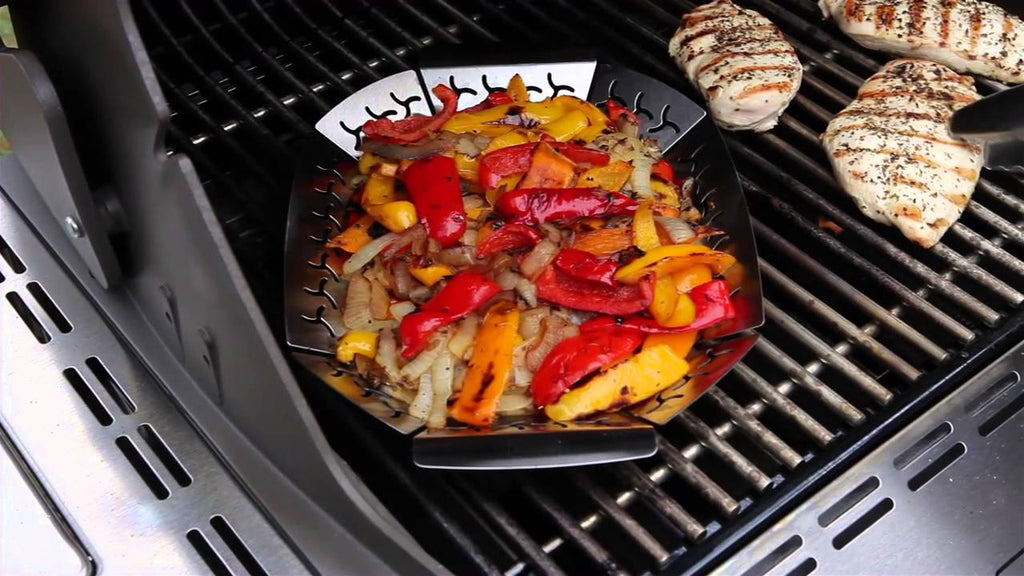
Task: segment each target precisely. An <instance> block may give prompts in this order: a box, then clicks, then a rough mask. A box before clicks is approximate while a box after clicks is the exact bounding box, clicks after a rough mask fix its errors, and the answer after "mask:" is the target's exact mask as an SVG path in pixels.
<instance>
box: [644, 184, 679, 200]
mask: <svg viewBox="0 0 1024 576" xmlns="http://www.w3.org/2000/svg"><path fill="white" fill-rule="evenodd" d="M651 190H653V191H654V198H655V199H656V200H657V201H658V202H659V203H661V204H665V205H667V206H679V190H678V189H677V188H676V185H675V184H670V183H668V182H662V181H661V180H653V179H652V180H651Z"/></svg>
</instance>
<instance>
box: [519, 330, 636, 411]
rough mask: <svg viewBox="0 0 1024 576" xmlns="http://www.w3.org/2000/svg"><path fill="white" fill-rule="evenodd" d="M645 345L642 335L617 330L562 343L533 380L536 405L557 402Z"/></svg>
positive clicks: (583, 335)
mask: <svg viewBox="0 0 1024 576" xmlns="http://www.w3.org/2000/svg"><path fill="white" fill-rule="evenodd" d="M643 341H644V334H643V333H641V332H637V331H635V330H626V329H623V328H619V327H618V326H611V327H609V328H608V329H607V330H594V331H591V332H587V333H586V334H580V335H579V336H573V337H572V338H566V339H565V340H562V341H561V342H559V343H558V344H557V345H555V347H554V348H552V349H551V352H548V355H547V356H545V357H544V361H543V362H542V363H541V365H540V368H539V369H538V370H537V373H536V374H534V376H533V382H532V383H531V384H530V390H531V392H532V395H533V403H534V404H535V405H536V406H537V407H538V408H540V407H543V406H546V405H548V404H551V403H553V402H555V401H557V400H558V398H559V397H560V396H561V395H562V394H563V393H564V392H565V391H566V390H568V389H569V388H571V387H572V385H573V384H575V383H577V382H579V381H580V380H582V379H583V378H585V377H586V376H588V375H590V374H592V373H594V372H597V371H598V370H600V369H601V367H603V366H606V365H608V364H613V363H615V362H618V361H620V360H624V359H626V358H627V357H629V356H630V355H631V354H632V353H633V352H634V351H636V349H637V347H639V346H640V344H642V343H643Z"/></svg>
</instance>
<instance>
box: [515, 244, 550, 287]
mask: <svg viewBox="0 0 1024 576" xmlns="http://www.w3.org/2000/svg"><path fill="white" fill-rule="evenodd" d="M556 254H558V245H557V244H555V243H554V242H552V241H550V240H548V239H544V240H541V241H540V243H539V244H537V245H536V246H534V247H533V250H530V253H529V254H527V255H526V257H525V258H523V261H522V262H520V263H519V271H520V272H522V273H523V276H526V277H527V278H529V279H531V280H536V279H537V276H538V275H539V274H540V273H541V271H542V270H544V268H545V267H547V265H548V264H550V263H551V261H552V260H554V258H555V255H556Z"/></svg>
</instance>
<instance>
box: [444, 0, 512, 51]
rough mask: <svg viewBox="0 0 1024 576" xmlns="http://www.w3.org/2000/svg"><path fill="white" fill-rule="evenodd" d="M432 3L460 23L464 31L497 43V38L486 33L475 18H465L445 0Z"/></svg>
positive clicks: (465, 16) (488, 32)
mask: <svg viewBox="0 0 1024 576" xmlns="http://www.w3.org/2000/svg"><path fill="white" fill-rule="evenodd" d="M433 2H434V4H436V5H438V6H440V7H441V9H442V10H444V11H445V12H447V13H448V14H450V15H451V16H452V17H454V18H455V19H456V20H458V21H459V22H461V23H462V25H463V26H464V27H465V29H466V30H469V31H471V32H472V33H473V34H475V35H476V36H478V37H479V38H481V39H483V40H488V41H491V42H497V40H498V37H497V36H495V35H494V34H491V33H490V31H488V30H487V29H486V28H484V27H483V26H481V25H480V24H478V23H477V21H476V19H475V18H472V17H470V16H467V15H466V14H464V13H463V12H462V11H461V10H458V9H457V8H455V7H454V6H452V5H451V4H450V3H448V1H447V0H433Z"/></svg>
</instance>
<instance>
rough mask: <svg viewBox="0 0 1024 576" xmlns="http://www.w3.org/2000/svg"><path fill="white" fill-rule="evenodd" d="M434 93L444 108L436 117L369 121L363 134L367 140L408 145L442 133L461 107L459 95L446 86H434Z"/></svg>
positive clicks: (364, 126)
mask: <svg viewBox="0 0 1024 576" xmlns="http://www.w3.org/2000/svg"><path fill="white" fill-rule="evenodd" d="M432 92H433V93H434V95H435V96H437V97H438V98H440V99H441V104H442V105H443V106H444V107H443V108H442V109H441V111H440V112H438V113H437V114H435V115H434V116H426V115H423V114H413V115H412V116H409V117H408V118H403V119H402V120H397V121H395V120H391V119H389V118H380V119H378V120H368V121H367V122H366V123H365V124H363V134H364V135H365V136H366V137H367V138H374V139H377V140H386V141H388V142H399V143H404V144H408V143H411V142H416V141H419V140H422V139H424V138H426V137H427V136H430V135H431V134H433V133H436V132H440V131H441V127H442V126H444V123H445V122H447V121H448V120H449V119H450V118H451V117H452V116H454V115H455V111H456V108H458V105H459V95H458V94H457V93H456V92H455V90H452V89H451V88H450V87H448V86H447V85H445V84H438V85H437V86H434V89H433V90H432Z"/></svg>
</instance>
